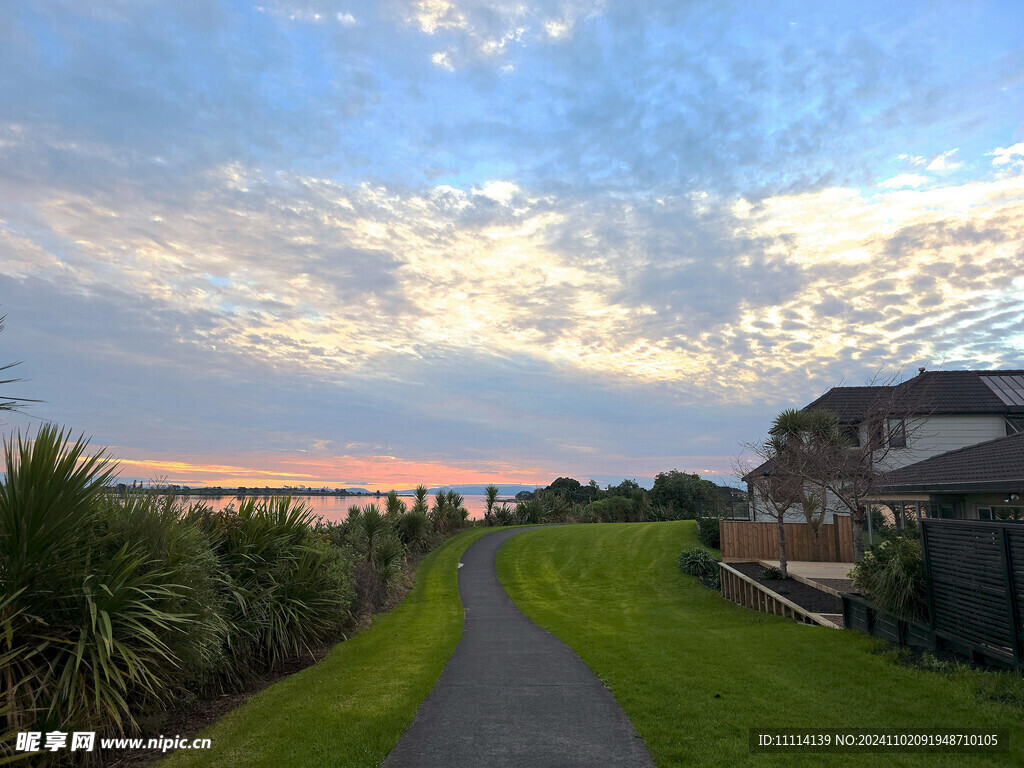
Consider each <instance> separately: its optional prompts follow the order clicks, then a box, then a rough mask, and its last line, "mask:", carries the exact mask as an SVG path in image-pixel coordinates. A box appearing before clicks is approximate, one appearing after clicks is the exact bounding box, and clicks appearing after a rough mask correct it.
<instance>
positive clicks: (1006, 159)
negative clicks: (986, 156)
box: [992, 141, 1024, 165]
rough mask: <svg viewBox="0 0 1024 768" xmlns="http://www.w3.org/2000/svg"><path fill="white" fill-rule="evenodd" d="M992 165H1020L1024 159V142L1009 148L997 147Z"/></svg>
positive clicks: (993, 153)
mask: <svg viewBox="0 0 1024 768" xmlns="http://www.w3.org/2000/svg"><path fill="white" fill-rule="evenodd" d="M992 155H993V157H992V165H1011V164H1014V165H1019V164H1020V163H1021V160H1018V159H1016V158H1024V141H1022V142H1020V143H1017V144H1014V145H1012V146H1009V147H996V149H995V150H994V151H993V152H992Z"/></svg>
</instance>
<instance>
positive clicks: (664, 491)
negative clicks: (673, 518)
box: [650, 469, 718, 517]
mask: <svg viewBox="0 0 1024 768" xmlns="http://www.w3.org/2000/svg"><path fill="white" fill-rule="evenodd" d="M717 498H718V488H717V486H716V485H715V484H714V483H712V482H711V481H710V480H703V479H701V476H700V475H697V474H692V475H690V474H687V473H685V472H680V471H679V470H678V469H673V470H672V471H671V472H660V473H659V474H658V475H657V476H656V477H655V478H654V487H653V488H651V492H650V501H651V503H652V504H654V505H655V506H659V507H664V508H665V509H668V510H670V511H675V512H677V513H684V514H689V515H690V516H691V517H693V516H695V515H696V514H697V513H698V512H702V511H703V510H704V509H705V508H706V507H708V506H713V505H714V503H715V500H716V499H717Z"/></svg>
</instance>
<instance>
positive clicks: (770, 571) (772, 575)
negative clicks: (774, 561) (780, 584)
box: [759, 565, 782, 581]
mask: <svg viewBox="0 0 1024 768" xmlns="http://www.w3.org/2000/svg"><path fill="white" fill-rule="evenodd" d="M759 576H760V578H762V579H764V580H765V581H775V580H776V579H781V578H782V569H781V568H778V567H776V566H774V565H769V566H767V567H765V568H762V569H761V573H760V574H759Z"/></svg>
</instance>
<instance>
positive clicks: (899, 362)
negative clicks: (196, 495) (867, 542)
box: [0, 0, 1024, 489]
mask: <svg viewBox="0 0 1024 768" xmlns="http://www.w3.org/2000/svg"><path fill="white" fill-rule="evenodd" d="M1022 29H1024V4H1022V3H1020V2H1017V1H1016V0H1011V1H1009V2H969V1H964V0H958V1H957V2H940V1H937V0H930V1H928V2H913V1H908V2H899V3H894V2H891V0H887V2H870V1H869V2H856V3H853V2H839V3H820V2H799V3H797V2H770V3H769V2H722V1H721V0H714V2H682V1H680V0H671V1H666V2H653V1H652V2H637V1H634V2H615V1H613V0H587V1H586V2H584V1H583V0H550V1H546V2H526V1H525V0H524V1H523V2H518V1H516V2H506V0H381V2H367V1H365V0H364V1H362V2H338V3H334V2H314V1H312V0H308V1H306V0H297V1H296V2H291V1H290V0H280V1H279V2H278V1H276V0H257V2H256V3H248V2H237V3H211V2H206V1H205V0H204V1H203V2H190V1H189V0H178V1H177V2H174V3H167V2H164V3H156V2H147V1H146V0H90V2H88V3H81V2H70V1H68V2H57V1H47V0H42V1H41V2H35V3H31V4H30V3H4V4H2V5H0V314H6V329H5V330H4V331H3V333H2V334H0V364H2V363H5V362H13V361H21V365H20V366H18V368H17V369H15V370H16V372H17V374H18V375H19V376H20V377H22V378H23V379H24V381H22V382H21V383H19V384H15V385H10V386H7V387H4V388H2V391H0V395H9V396H21V397H30V398H36V399H38V400H41V401H43V402H40V403H35V404H32V405H31V406H30V407H29V408H27V409H26V410H25V412H24V413H23V414H15V415H10V414H8V415H5V416H4V418H3V419H2V420H0V421H2V422H4V426H2V427H0V431H3V432H4V433H5V434H10V433H11V432H13V431H15V430H21V431H22V432H23V433H24V432H26V431H27V432H29V433H31V432H32V431H33V430H35V429H36V428H37V427H38V425H39V424H41V423H43V422H54V423H58V424H61V425H66V426H67V427H69V428H71V429H73V430H74V431H75V433H76V434H78V433H81V434H84V435H86V436H88V437H91V439H92V440H93V443H94V445H97V446H107V447H109V452H110V454H111V455H112V456H115V457H117V458H118V459H119V460H120V461H121V473H122V477H124V478H127V479H135V478H138V479H143V480H145V479H157V478H166V479H168V480H170V481H174V482H186V483H189V484H196V485H199V484H223V485H228V486H235V485H284V484H289V485H300V484H308V485H316V486H323V485H326V486H329V487H336V486H364V487H369V488H383V489H387V488H390V487H401V488H406V487H411V486H413V485H415V484H416V483H418V482H425V483H427V484H429V485H439V484H456V483H482V482H489V481H496V482H499V483H500V482H506V483H525V484H530V483H540V484H546V483H548V482H550V481H551V480H552V479H553V478H555V477H557V476H564V475H568V476H573V477H576V478H578V479H581V480H584V481H585V480H587V479H590V478H594V479H596V480H597V481H598V482H600V483H601V484H602V485H603V484H605V483H607V482H618V480H620V479H622V478H624V477H625V478H638V479H641V480H643V479H648V480H649V479H650V478H652V477H653V476H654V475H655V474H656V473H658V472H662V471H666V470H669V469H673V468H678V469H681V470H685V471H688V472H699V473H701V474H702V475H706V476H708V477H710V478H711V479H717V480H719V481H720V482H734V481H735V473H736V468H737V463H738V460H741V458H740V454H741V453H742V444H743V443H749V442H753V441H756V440H758V439H759V438H760V437H762V436H763V435H764V434H765V432H766V430H767V428H768V425H769V423H770V421H771V418H772V417H773V416H774V415H775V414H777V413H778V412H779V411H780V410H782V409H784V408H787V407H794V406H795V407H799V406H802V405H804V404H806V403H807V402H809V401H811V400H812V399H813V398H814V397H816V396H817V395H818V394H820V393H821V392H823V391H825V390H827V389H828V388H830V387H832V386H836V385H841V384H864V383H867V382H868V381H871V380H876V379H877V378H878V377H883V378H884V377H891V376H900V375H904V376H905V375H909V373H910V372H916V369H917V367H918V366H922V365H923V366H927V367H928V368H929V369H939V368H942V369H956V368H1020V367H1024V300H1022V298H1021V297H1022V295H1024V269H1022V266H1024V42H1022V41H1024V36H1022V35H1021V30H1022Z"/></svg>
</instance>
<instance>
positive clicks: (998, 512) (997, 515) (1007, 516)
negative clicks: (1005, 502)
mask: <svg viewBox="0 0 1024 768" xmlns="http://www.w3.org/2000/svg"><path fill="white" fill-rule="evenodd" d="M992 518H993V519H995V520H1020V519H1021V514H1020V507H992Z"/></svg>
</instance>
